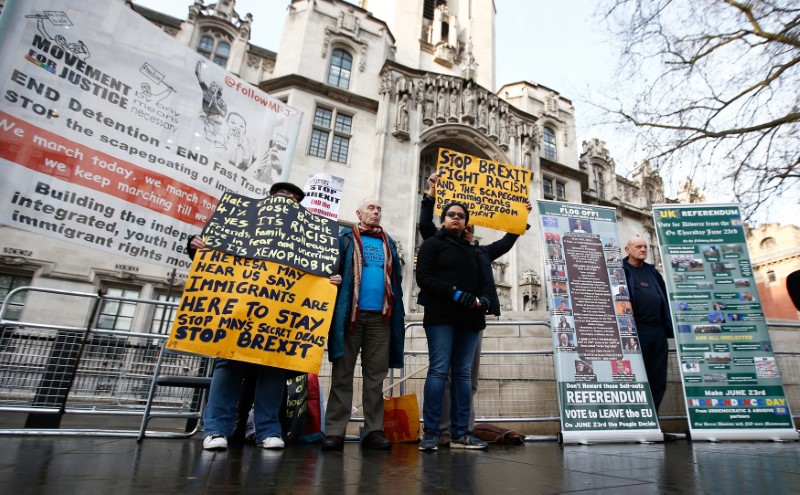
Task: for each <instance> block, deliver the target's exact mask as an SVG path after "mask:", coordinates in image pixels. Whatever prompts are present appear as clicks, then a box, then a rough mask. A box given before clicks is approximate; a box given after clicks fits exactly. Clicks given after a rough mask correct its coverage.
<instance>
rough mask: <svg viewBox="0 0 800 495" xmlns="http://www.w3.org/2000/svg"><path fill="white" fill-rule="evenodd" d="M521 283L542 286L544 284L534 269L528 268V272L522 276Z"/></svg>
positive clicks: (524, 272)
mask: <svg viewBox="0 0 800 495" xmlns="http://www.w3.org/2000/svg"><path fill="white" fill-rule="evenodd" d="M519 283H520V284H535V285H542V282H541V280H540V279H539V274H538V273H537V272H536V270H534V269H533V268H528V269H527V270H525V271H523V272H522V276H520V279H519Z"/></svg>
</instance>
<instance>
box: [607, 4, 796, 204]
mask: <svg viewBox="0 0 800 495" xmlns="http://www.w3.org/2000/svg"><path fill="white" fill-rule="evenodd" d="M600 13H601V16H602V17H603V18H604V19H605V20H606V21H607V22H608V23H609V24H610V25H611V27H612V29H614V30H615V31H616V33H617V36H618V38H617V39H618V41H619V43H620V45H621V47H620V53H621V56H620V64H619V67H618V70H617V74H618V79H619V80H618V83H617V84H616V86H615V89H616V91H615V92H614V93H611V94H608V95H606V97H607V99H606V101H605V102H599V103H597V105H598V106H599V107H601V108H603V109H604V110H605V111H606V112H607V115H608V120H614V121H617V122H621V123H627V125H631V126H634V128H636V129H638V133H637V139H638V141H639V143H640V144H641V145H643V146H644V147H645V152H646V153H647V156H648V160H649V161H650V162H651V164H652V165H653V166H654V167H655V168H656V169H657V170H665V171H671V172H672V173H675V172H678V173H683V174H684V175H694V174H697V173H699V174H703V175H706V176H712V177H715V178H719V179H724V180H727V181H729V185H730V189H729V190H730V191H731V195H732V196H733V197H735V198H736V199H737V200H739V201H740V202H741V203H742V204H743V206H744V208H745V210H746V212H747V213H748V214H752V213H753V212H754V211H756V210H757V209H758V208H759V206H761V205H763V204H764V202H765V201H768V200H769V199H770V198H772V197H774V196H775V195H780V194H783V193H785V192H788V191H790V190H792V189H791V188H797V186H798V185H800V184H798V183H799V182H800V3H798V2H797V1H796V0H606V1H605V3H604V4H603V10H602V11H601V12H600ZM795 195H796V197H800V195H798V194H797V193H795Z"/></svg>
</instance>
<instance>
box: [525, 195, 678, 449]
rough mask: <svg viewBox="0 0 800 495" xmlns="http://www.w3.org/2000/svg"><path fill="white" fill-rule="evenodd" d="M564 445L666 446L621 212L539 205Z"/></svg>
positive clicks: (551, 203)
mask: <svg viewBox="0 0 800 495" xmlns="http://www.w3.org/2000/svg"><path fill="white" fill-rule="evenodd" d="M538 208H539V214H540V220H541V227H542V233H543V235H542V242H543V252H544V253H545V264H546V269H545V280H546V284H545V285H546V287H547V297H548V301H549V303H550V315H551V317H550V323H551V328H552V336H553V348H554V349H555V365H556V380H557V383H558V398H559V403H560V404H561V436H562V440H563V442H564V443H586V442H631V441H640V442H648V441H661V440H663V438H664V437H663V434H662V433H661V430H660V427H659V424H658V417H657V416H656V411H655V407H654V406H653V399H652V395H651V393H650V386H649V384H648V382H647V373H646V372H645V368H644V362H643V361H642V354H641V350H640V348H639V341H638V337H637V334H636V324H635V322H634V321H633V312H632V308H631V303H630V298H629V297H628V294H629V292H628V287H627V283H626V281H625V273H624V272H623V270H622V257H621V253H620V243H619V236H618V234H617V223H616V210H615V209H613V208H605V207H600V206H590V205H582V204H570V203H562V202H554V201H544V200H539V201H538Z"/></svg>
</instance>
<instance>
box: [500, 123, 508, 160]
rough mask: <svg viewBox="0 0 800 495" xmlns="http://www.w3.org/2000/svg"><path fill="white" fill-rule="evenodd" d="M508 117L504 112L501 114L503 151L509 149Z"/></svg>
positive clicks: (501, 143) (501, 145) (501, 146)
mask: <svg viewBox="0 0 800 495" xmlns="http://www.w3.org/2000/svg"><path fill="white" fill-rule="evenodd" d="M507 122H508V117H507V116H506V115H505V114H503V115H501V116H500V148H502V149H503V151H506V150H507V149H508V123H507Z"/></svg>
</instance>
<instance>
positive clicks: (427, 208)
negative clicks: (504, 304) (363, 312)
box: [419, 172, 533, 445]
mask: <svg viewBox="0 0 800 495" xmlns="http://www.w3.org/2000/svg"><path fill="white" fill-rule="evenodd" d="M438 180H439V175H438V174H437V173H435V172H434V173H433V174H431V176H430V177H428V190H427V192H426V193H425V194H424V195H423V197H422V203H421V205H420V210H419V233H420V234H422V239H423V240H425V239H428V238H430V237H433V236H434V235H435V234H436V226H435V225H434V223H433V209H434V202H435V198H436V183H437V182H438ZM532 209H533V205H531V203H530V201H528V202H527V210H528V213H530V212H531V210H532ZM474 231H475V227H474V226H473V225H467V226H466V228H465V229H464V235H465V238H466V240H467V242H469V243H470V244H471V245H472V246H473V249H475V253H476V254H477V255H478V261H479V264H480V268H481V270H482V271H483V274H484V277H485V278H486V281H487V284H488V285H489V286H490V287H491V290H490V291H489V293H490V298H489V299H490V300H489V311H488V314H492V315H495V316H500V297H499V296H498V295H497V288H496V286H495V281H494V269H493V268H492V262H493V261H494V260H496V259H497V258H499V257H501V256H503V255H504V254H506V253H507V252H509V251H510V250H511V248H512V247H514V244H515V243H516V242H517V239H518V238H519V235H517V234H511V233H507V234H506V235H504V236H503V238H502V239H500V240H498V241H495V242H492V243H491V244H488V245H485V246H483V245H478V244H477V242H473V235H474ZM419 304H420V305H422V306H424V305H425V303H424V301H419ZM482 340H483V331H481V332H480V335H479V337H478V344H477V346H476V348H475V357H474V358H473V360H472V398H473V400H474V398H475V394H476V393H477V392H478V370H479V368H480V365H481V342H482ZM449 383H450V379H448V382H447V384H446V386H445V392H444V402H443V405H442V410H444V411H448V410H449V409H450V390H449ZM474 426H475V410H474V409H471V410H470V413H469V427H470V429H472V428H474ZM451 438H452V437H451V435H450V416H449V415H447V414H443V415H442V421H441V425H440V433H439V445H449V444H450V439H451Z"/></svg>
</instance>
